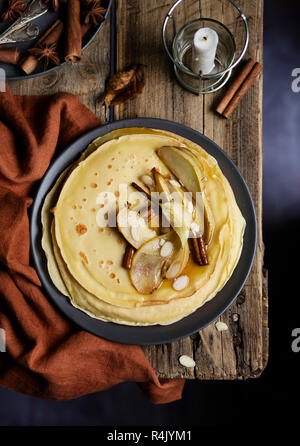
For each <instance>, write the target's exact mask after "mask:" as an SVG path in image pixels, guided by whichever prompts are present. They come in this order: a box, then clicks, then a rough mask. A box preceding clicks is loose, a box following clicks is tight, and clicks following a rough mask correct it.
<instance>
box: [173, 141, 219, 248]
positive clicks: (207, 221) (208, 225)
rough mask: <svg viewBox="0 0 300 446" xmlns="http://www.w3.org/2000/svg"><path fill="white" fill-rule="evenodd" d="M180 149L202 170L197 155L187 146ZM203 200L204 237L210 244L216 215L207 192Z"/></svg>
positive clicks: (203, 195) (203, 194)
mask: <svg viewBox="0 0 300 446" xmlns="http://www.w3.org/2000/svg"><path fill="white" fill-rule="evenodd" d="M180 150H182V151H184V152H185V153H186V154H187V155H188V156H190V157H191V158H192V159H193V160H194V162H195V163H196V164H198V166H199V169H200V170H201V169H202V167H201V163H200V161H199V159H198V158H197V156H196V155H195V154H194V153H193V152H191V151H190V150H189V149H188V148H187V147H181V148H180ZM201 181H202V177H201ZM202 201H203V206H204V231H203V237H204V240H205V243H206V245H209V244H210V242H211V240H212V237H213V234H214V229H215V223H214V217H213V214H212V211H211V209H210V206H209V203H208V201H207V198H206V195H205V193H202Z"/></svg>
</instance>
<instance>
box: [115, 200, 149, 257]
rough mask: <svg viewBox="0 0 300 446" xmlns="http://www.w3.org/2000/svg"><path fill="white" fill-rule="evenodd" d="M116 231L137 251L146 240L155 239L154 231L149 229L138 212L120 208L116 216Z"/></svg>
mask: <svg viewBox="0 0 300 446" xmlns="http://www.w3.org/2000/svg"><path fill="white" fill-rule="evenodd" d="M117 225H118V229H119V231H120V232H121V234H122V235H123V237H124V238H125V240H127V242H128V243H130V245H132V246H133V247H134V248H135V249H139V247H140V246H142V245H143V244H144V243H146V242H147V241H148V240H151V239H153V238H154V237H156V235H157V234H156V231H155V230H154V229H151V228H149V226H148V225H147V223H146V222H145V220H144V218H143V217H141V216H140V215H139V213H138V211H135V210H129V209H127V208H126V207H124V208H122V209H121V210H120V211H119V212H118V215H117Z"/></svg>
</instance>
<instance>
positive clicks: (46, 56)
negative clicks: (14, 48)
mask: <svg viewBox="0 0 300 446" xmlns="http://www.w3.org/2000/svg"><path fill="white" fill-rule="evenodd" d="M28 52H29V53H30V54H32V55H33V56H35V57H36V58H37V60H38V61H40V60H43V61H44V70H46V69H47V67H48V65H49V63H52V64H54V65H60V60H59V56H58V53H57V46H56V43H51V44H50V45H49V44H47V43H44V44H42V45H40V46H38V47H36V48H31V49H30V50H28Z"/></svg>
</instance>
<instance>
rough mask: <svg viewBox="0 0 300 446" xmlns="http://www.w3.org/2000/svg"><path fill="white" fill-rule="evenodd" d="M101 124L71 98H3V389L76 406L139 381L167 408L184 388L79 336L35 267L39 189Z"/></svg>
mask: <svg viewBox="0 0 300 446" xmlns="http://www.w3.org/2000/svg"><path fill="white" fill-rule="evenodd" d="M99 124H100V122H99V120H98V119H97V118H96V116H95V115H94V114H93V113H92V112H91V111H90V110H88V109H87V108H86V107H85V106H84V105H82V104H81V103H80V102H79V100H78V99H77V98H76V97H75V96H73V95H70V94H64V93H60V94H56V95H53V96H14V95H12V93H11V92H10V91H9V89H8V87H7V91H6V92H5V93H0V145H1V150H0V328H1V329H4V331H5V334H6V352H2V353H0V385H2V386H5V387H7V388H9V389H12V390H15V391H18V392H22V393H26V394H30V395H34V396H38V397H42V398H51V399H71V398H76V397H79V396H81V395H84V394H88V393H92V392H97V391H99V390H104V389H108V388H110V387H111V386H113V385H115V384H118V383H121V382H124V381H135V382H137V383H139V384H140V385H141V387H142V388H143V390H144V391H145V393H146V395H147V396H148V398H149V399H150V401H151V402H153V403H156V404H164V403H168V402H171V401H175V400H177V399H179V398H181V394H182V390H183V386H184V381H183V380H164V381H159V380H158V378H157V376H156V375H155V373H154V371H153V369H152V367H151V366H150V364H149V362H148V361H147V359H146V357H145V355H144V353H143V351H142V349H141V348H140V347H138V346H131V345H122V344H117V343H113V342H110V341H106V340H104V339H101V338H98V337H96V336H94V335H92V334H90V333H88V332H86V331H83V330H81V329H80V328H78V327H77V326H76V325H75V324H73V323H72V322H70V321H69V320H68V319H66V318H65V317H64V316H63V315H62V314H61V313H60V312H59V311H58V310H57V309H56V308H55V307H54V306H53V305H52V303H51V302H50V301H49V299H48V297H47V296H46V295H45V294H44V291H43V288H42V286H41V283H40V280H39V278H38V276H37V273H36V271H35V270H34V268H33V267H32V266H30V258H29V250H30V243H29V223H28V215H27V211H28V208H29V206H30V205H31V203H32V195H33V189H34V188H33V186H34V185H35V183H36V181H38V180H39V179H41V178H42V177H43V175H44V173H45V171H46V169H47V167H48V166H49V163H50V161H51V158H52V157H53V155H54V153H58V152H60V151H62V150H64V147H66V145H67V144H69V143H70V142H71V141H73V140H74V139H75V138H77V137H78V136H79V135H81V134H82V133H84V132H86V131H87V130H90V129H92V128H94V127H96V126H98V125H99ZM2 333H3V331H2Z"/></svg>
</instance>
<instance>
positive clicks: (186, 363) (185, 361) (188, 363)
mask: <svg viewBox="0 0 300 446" xmlns="http://www.w3.org/2000/svg"><path fill="white" fill-rule="evenodd" d="M179 362H180V364H181V365H183V367H195V366H196V363H195V361H194V360H193V358H191V357H190V356H187V355H182V356H180V358H179Z"/></svg>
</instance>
